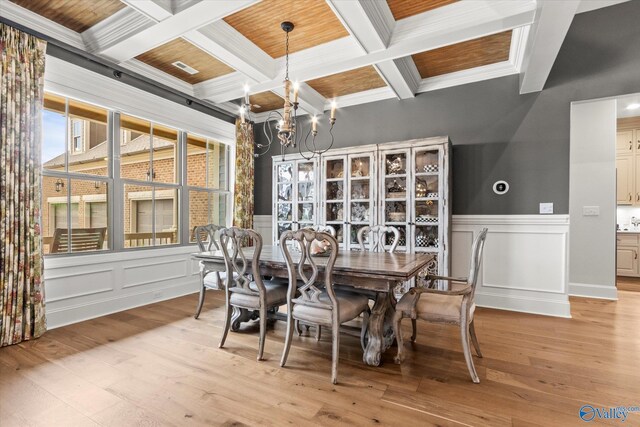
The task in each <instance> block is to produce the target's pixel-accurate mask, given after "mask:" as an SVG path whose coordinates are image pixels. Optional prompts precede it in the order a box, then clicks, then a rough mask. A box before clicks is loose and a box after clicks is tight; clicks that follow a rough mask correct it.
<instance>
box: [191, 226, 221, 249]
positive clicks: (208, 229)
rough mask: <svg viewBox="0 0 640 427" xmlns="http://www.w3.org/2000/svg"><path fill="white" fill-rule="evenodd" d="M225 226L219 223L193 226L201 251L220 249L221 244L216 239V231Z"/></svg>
mask: <svg viewBox="0 0 640 427" xmlns="http://www.w3.org/2000/svg"><path fill="white" fill-rule="evenodd" d="M223 228H224V227H223V226H221V225H217V224H207V225H199V226H197V227H194V228H193V234H195V236H196V242H197V243H198V249H200V252H209V251H218V250H220V245H218V242H217V240H216V233H217V232H218V231H220V230H222V229H223Z"/></svg>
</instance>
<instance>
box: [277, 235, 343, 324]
mask: <svg viewBox="0 0 640 427" xmlns="http://www.w3.org/2000/svg"><path fill="white" fill-rule="evenodd" d="M289 241H292V242H295V243H294V245H293V246H297V247H298V251H296V252H299V253H296V260H295V261H294V257H292V251H291V249H290V246H289V245H288V244H287V242H289ZM313 242H323V243H327V242H328V245H329V247H328V248H327V251H328V253H329V256H328V257H327V258H326V260H327V263H326V265H325V266H324V274H323V275H322V277H320V276H319V272H318V265H317V264H316V261H315V260H314V258H313V257H312V256H311V248H312V244H313ZM280 250H282V253H283V254H284V257H285V260H286V262H287V270H288V273H289V291H288V294H287V305H288V306H289V307H288V308H289V309H290V310H291V305H292V303H295V304H302V305H306V306H311V307H318V308H323V309H326V310H333V314H334V315H335V316H337V310H336V308H337V306H338V301H337V299H336V294H335V291H334V289H333V283H332V277H333V266H334V264H335V262H336V257H337V256H338V241H337V240H336V238H335V237H333V236H332V235H331V234H329V233H325V232H321V231H320V232H318V231H313V230H310V229H304V228H303V229H302V230H298V231H286V232H284V233H282V235H281V236H280ZM298 256H299V259H298ZM298 280H300V281H301V282H302V285H299V284H298ZM296 290H297V291H298V296H297V297H296ZM323 293H326V294H327V295H328V297H329V300H330V301H331V304H327V303H326V302H322V301H320V296H321V295H322V294H323Z"/></svg>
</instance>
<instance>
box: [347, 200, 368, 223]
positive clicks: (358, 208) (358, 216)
mask: <svg viewBox="0 0 640 427" xmlns="http://www.w3.org/2000/svg"><path fill="white" fill-rule="evenodd" d="M351 221H355V222H368V221H369V203H357V202H356V203H352V204H351Z"/></svg>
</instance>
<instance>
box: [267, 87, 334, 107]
mask: <svg viewBox="0 0 640 427" xmlns="http://www.w3.org/2000/svg"><path fill="white" fill-rule="evenodd" d="M272 92H273V93H275V94H277V95H279V96H282V97H284V87H283V86H282V85H280V86H279V87H277V88H274V89H273V90H272ZM283 102H284V101H283ZM326 105H327V99H326V98H325V97H324V96H322V95H320V94H319V93H318V92H317V91H316V90H315V89H314V88H312V87H311V86H309V85H308V84H306V83H300V91H299V93H298V107H299V108H301V109H302V110H304V111H305V112H307V113H309V114H312V115H313V114H323V112H324V110H325V106H326Z"/></svg>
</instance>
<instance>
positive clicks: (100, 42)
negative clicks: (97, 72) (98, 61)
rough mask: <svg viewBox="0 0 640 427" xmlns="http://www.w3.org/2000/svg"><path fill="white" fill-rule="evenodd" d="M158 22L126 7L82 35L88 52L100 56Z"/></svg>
mask: <svg viewBox="0 0 640 427" xmlns="http://www.w3.org/2000/svg"><path fill="white" fill-rule="evenodd" d="M156 22H157V20H154V19H151V18H149V17H148V16H146V15H143V14H141V13H139V11H138V10H137V9H132V8H130V7H125V8H124V9H121V10H119V11H117V12H116V13H114V14H113V15H111V16H109V17H108V18H106V19H103V20H102V21H100V22H98V23H97V24H96V25H94V26H93V27H91V28H89V29H87V30H85V31H84V32H82V33H81V34H80V35H81V36H82V40H84V44H85V46H86V49H87V51H88V52H90V53H93V54H99V53H100V52H101V51H103V50H105V49H106V48H108V47H110V46H113V45H114V44H115V43H118V42H119V41H121V40H124V39H125V38H127V36H129V35H131V34H136V33H138V32H140V31H142V30H145V29H147V28H149V27H152V26H153V25H155V24H156Z"/></svg>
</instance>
